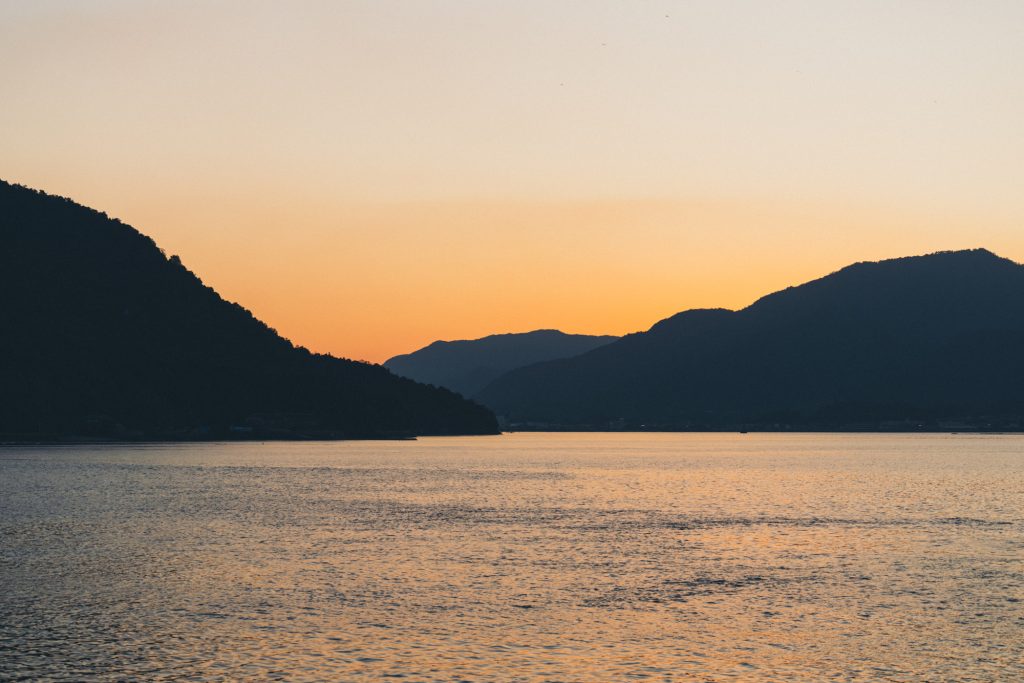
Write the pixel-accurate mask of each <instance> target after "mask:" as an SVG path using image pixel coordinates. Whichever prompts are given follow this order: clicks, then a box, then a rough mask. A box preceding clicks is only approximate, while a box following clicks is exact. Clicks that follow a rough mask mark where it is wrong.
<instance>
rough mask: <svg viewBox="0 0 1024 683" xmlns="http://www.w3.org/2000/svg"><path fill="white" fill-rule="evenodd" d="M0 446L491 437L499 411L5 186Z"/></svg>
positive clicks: (76, 211)
mask: <svg viewBox="0 0 1024 683" xmlns="http://www.w3.org/2000/svg"><path fill="white" fill-rule="evenodd" d="M0 245H2V246H0V302H2V305H3V317H2V322H0V377H2V381H0V440H3V439H8V440H10V439H35V438H41V439H54V438H57V439H59V438H71V437H77V436H88V435H91V436H97V437H108V438H171V439H177V438H215V437H216V438H222V437H241V438H268V437H271V438H274V437H280V438H303V437H312V438H335V437H376V436H399V435H413V434H490V433H495V432H496V431H497V423H496V422H495V419H494V416H493V415H492V414H491V413H490V412H489V411H487V410H486V409H485V408H483V407H481V406H479V405H477V404H474V403H471V402H469V401H466V400H465V399H463V398H461V397H459V396H458V395H456V394H454V393H452V392H450V391H448V390H445V389H438V388H434V387H428V386H425V385H422V384H417V383H415V382H413V381H410V380H408V379H404V378H400V377H396V376H395V375H393V374H391V373H390V372H388V370H386V369H385V368H383V367H380V366H378V365H370V364H366V363H358V362H353V361H349V360H342V359H338V358H333V357H331V356H326V355H319V354H313V353H310V352H309V351H307V350H306V349H304V348H300V347H296V346H293V345H292V344H291V342H289V341H288V340H286V339H284V338H282V337H281V336H279V335H278V334H277V333H276V332H275V331H274V330H272V329H270V328H269V327H267V326H266V325H265V324H264V323H262V322H260V321H259V320H257V319H256V318H254V317H253V315H252V314H251V313H250V312H249V311H247V310H246V309H244V308H242V307H241V306H239V305H237V304H233V303H229V302H227V301H225V300H224V299H222V298H221V297H220V296H218V295H217V293H216V292H214V291H213V290H212V289H211V288H209V287H206V286H204V285H203V283H202V282H201V281H200V280H199V278H197V277H196V276H195V275H193V274H192V273H191V272H190V271H189V270H187V269H186V268H185V267H184V266H183V265H182V264H181V262H180V261H179V260H178V258H177V257H175V256H172V257H170V258H168V257H166V256H165V255H164V253H163V252H162V251H161V250H160V249H158V248H157V246H156V244H155V243H154V242H153V240H151V239H150V238H148V237H146V236H144V235H142V234H140V233H139V232H137V231H136V230H135V229H134V228H131V227H129V226H128V225H125V224H123V223H121V222H120V221H118V220H115V219H111V218H108V217H107V216H106V214H103V213H99V212H96V211H93V210H91V209H88V208H85V207H83V206H80V205H78V204H75V203H74V202H72V201H70V200H68V199H64V198H61V197H55V196H51V195H47V194H45V193H42V192H38V191H34V190H30V189H28V188H25V187H21V186H17V185H12V184H8V183H5V182H2V181H0Z"/></svg>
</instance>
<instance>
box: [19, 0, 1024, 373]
mask: <svg viewBox="0 0 1024 683" xmlns="http://www.w3.org/2000/svg"><path fill="white" fill-rule="evenodd" d="M0 102H2V104H0V177H2V178H4V179H6V180H9V181H13V182H19V183H23V184H26V185H29V186H32V187H37V188H40V189H44V190H46V191H48V192H52V193H55V194H61V195H65V196H70V197H72V198H73V199H75V200H77V201H79V202H81V203H84V204H87V205H89V206H92V207H94V208H98V209H100V210H103V211H106V212H107V213H108V214H111V215H113V216H117V217H119V218H121V219H123V220H125V221H126V222H128V223H130V224H132V225H134V226H135V227H136V228H138V229H139V230H141V231H142V232H144V233H146V234H148V235H150V236H152V237H153V238H154V239H155V240H156V241H157V243H158V244H160V245H161V246H162V247H164V248H165V250H166V251H167V252H168V253H169V254H170V253H174V254H178V255H180V256H181V258H182V261H183V262H184V263H185V264H186V265H187V266H188V267H189V268H191V269H192V270H193V271H195V272H196V273H197V274H198V275H199V276H200V277H202V278H203V280H204V281H205V282H206V283H207V284H210V285H211V286H213V287H214V288H216V289H217V290H218V291H219V292H220V293H221V294H223V295H224V296H225V297H226V298H228V299H231V300H234V301H238V302H239V303H241V304H242V305H244V306H246V307H247V308H249V309H250V310H252V311H253V312H254V313H255V314H256V315H257V316H258V317H260V318H262V319H263V320H265V321H266V322H267V323H268V324H270V325H271V326H273V327H275V328H277V329H278V330H279V331H280V332H281V333H282V334H283V335H285V336H286V337H288V338H290V339H292V340H293V341H295V342H297V343H300V344H303V345H305V346H308V347H310V348H311V349H313V350H316V351H324V352H331V353H334V354H336V355H340V356H345V357H351V358H361V359H367V360H372V361H382V360H384V359H386V358H388V357H389V356H391V355H393V354H395V353H401V352H406V351H410V350H413V349H415V348H417V347H419V346H422V345H424V344H426V343H429V342H430V341H433V340H435V339H458V338H471V337H478V336H483V335H486V334H491V333H496V332H507V331H525V330H530V329H536V328H542V327H556V328H559V329H563V330H566V331H570V332H587V333H615V334H619V333H625V332H631V331H636V330H640V329H646V328H647V327H649V326H650V325H651V324H653V323H654V322H655V321H657V320H658V319H660V318H663V317H666V316H668V315H671V314H673V313H675V312H677V311H680V310H683V309H686V308H692V307H698V306H725V307H742V306H745V305H747V304H749V303H750V302H752V301H753V300H754V299H756V298H757V297H758V296H760V295H762V294H765V293H768V292H770V291H773V290H775V289H779V288H781V287H784V286H787V285H791V284H797V283H799V282H801V281H804V280H807V279H811V278H814V277H818V276H821V275H824V274H826V273H828V272H830V271H832V270H835V269H836V268H839V267H841V266H843V265H846V264H848V263H851V262H854V261H858V260H866V259H872V260H874V259H879V258H887V257H893V256H902V255H909V254H918V253H925V252H930V251H936V250H940V249H959V248H966V247H974V246H985V247H987V248H989V249H992V250H993V251H996V252H997V253H999V254H1001V255H1003V256H1007V257H1010V258H1013V259H1014V260H1017V261H1024V125H1022V122H1024V3H1022V2H1019V1H1016V0H1015V1H1007V2H984V1H978V2H967V1H964V2H945V1H942V0H932V1H930V2H916V1H913V0H901V1H900V2H891V1H890V2H871V1H860V2H826V1H823V0H814V1H807V2H786V1H781V2H769V1H767V0H765V1H761V2H729V1H723V0H716V1H714V2H685V3H684V2H642V1H629V2H627V1H625V0H623V1H622V2H615V3H611V2H598V1H596V0H581V1H574V2H569V1H564V2H558V1H554V0H545V1H542V2H532V1H522V0H517V1H516V2H497V1H495V2H484V1H482V0H478V1H475V2H469V1H465V2H454V1H449V0H435V1H431V2H427V1H413V0H408V1H407V2H388V1H386V0H372V1H367V2H342V1H336V2H283V1H282V2H277V3H264V2H256V1H253V0H247V1H245V2H213V1H210V0H204V1H202V2H189V1H185V0H174V1H168V2H143V1H141V0H131V1H116V0H96V1H94V2H85V1H70V0H68V1H63V2H57V1H51V0H31V1H25V0H17V1H11V0H0Z"/></svg>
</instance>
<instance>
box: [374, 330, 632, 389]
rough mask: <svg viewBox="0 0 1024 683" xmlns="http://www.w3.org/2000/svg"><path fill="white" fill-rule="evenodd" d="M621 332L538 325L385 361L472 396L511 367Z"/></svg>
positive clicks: (576, 350) (571, 352)
mask: <svg viewBox="0 0 1024 683" xmlns="http://www.w3.org/2000/svg"><path fill="white" fill-rule="evenodd" d="M617 338H618V337H609V336H600V337H599V336H590V335H585V334H566V333H564V332H559V331H558V330H535V331H533V332H523V333H520V334H495V335H491V336H489V337H484V338H483V339H471V340H461V341H436V342H434V343H433V344H431V345H430V346H425V347H423V348H422V349H420V350H419V351H414V352H412V353H409V354H404V355H401V356H395V357H394V358H391V359H389V360H387V361H385V362H384V367H386V368H388V369H389V370H391V371H392V372H394V373H395V374H396V375H401V376H402V377H408V378H410V379H414V380H416V381H417V382H424V383H426V384H434V385H436V386H439V387H447V388H448V389H451V390H452V391H456V392H458V393H460V394H462V395H463V396H468V397H472V396H473V395H474V394H476V393H477V392H478V391H480V390H481V389H483V388H484V387H485V386H487V385H488V384H489V383H490V382H491V381H492V380H494V379H496V378H497V377H499V376H501V375H503V374H505V373H506V372H508V371H509V370H514V369H516V368H520V367H523V366H525V365H532V364H533V363H539V362H541V361H546V360H555V359H558V358H569V357H571V356H578V355H579V354H581V353H586V352H587V351H590V350H591V349H596V348H597V347H599V346H604V345H605V344H609V343H611V342H613V341H615V340H616V339H617Z"/></svg>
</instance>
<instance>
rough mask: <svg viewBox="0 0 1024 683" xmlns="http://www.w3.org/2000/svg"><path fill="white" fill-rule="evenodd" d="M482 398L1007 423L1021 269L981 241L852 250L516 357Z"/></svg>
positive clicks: (794, 424)
mask: <svg viewBox="0 0 1024 683" xmlns="http://www.w3.org/2000/svg"><path fill="white" fill-rule="evenodd" d="M478 399H479V400H480V401H482V402H483V403H484V404H485V405H487V406H489V407H491V408H492V409H493V410H495V412H497V413H499V414H500V415H504V416H506V417H507V418H508V419H510V420H511V421H513V422H522V423H534V424H543V425H550V426H555V427H561V428H567V427H580V428H604V427H608V426H609V425H617V426H619V427H621V428H645V429H721V428H734V427H750V428H761V429H776V428H807V429H858V428H864V429H902V428H916V427H917V426H918V425H922V426H923V425H931V426H941V425H951V424H952V425H957V424H963V425H966V426H973V427H985V426H988V427H991V428H1009V429H1018V428H1021V427H1024V266H1021V265H1019V264H1017V263H1014V262H1012V261H1010V260H1008V259H1004V258H1000V257H998V256H996V255H995V254H993V253H991V252H989V251H986V250H984V249H975V250H968V251H957V252H939V253H936V254H930V255H927V256H917V257H908V258H901V259H892V260H888V261H881V262H877V263H870V262H866V263H857V264H854V265H851V266H849V267H846V268H843V269H842V270H840V271H838V272H836V273H833V274H831V275H828V276H826V277H823V278H820V279H818V280H814V281H812V282H808V283H806V284H803V285H800V286H797V287H790V288H788V289H785V290H782V291H780V292H776V293H774V294H769V295H768V296H765V297H763V298H762V299H760V300H758V301H757V302H755V303H754V304H752V305H751V306H749V307H747V308H745V309H743V310H740V311H729V310H724V309H717V310H693V311H685V312H683V313H680V314H677V315H675V316H672V317H670V318H667V319H665V320H662V321H660V322H659V323H657V324H655V325H654V326H653V327H651V329H650V330H648V331H647V332H643V333H638V334H633V335H627V336H626V337H623V338H622V339H620V340H619V341H616V342H614V343H612V344H609V345H607V346H604V347H601V348H598V349H595V350H593V351H590V352H588V353H585V354H582V355H580V356H577V357H575V358H571V359H564V360H556V361H550V362H546V363H540V364H536V365H532V366H528V367H524V368H520V369H518V370H513V371H511V372H509V373H507V374H506V375H504V376H502V377H500V378H498V379H497V380H495V381H494V382H492V383H491V384H490V385H489V386H488V387H486V388H485V389H484V390H483V391H481V392H480V393H479V394H478Z"/></svg>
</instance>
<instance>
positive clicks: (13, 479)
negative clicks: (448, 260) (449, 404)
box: [0, 434, 1024, 681]
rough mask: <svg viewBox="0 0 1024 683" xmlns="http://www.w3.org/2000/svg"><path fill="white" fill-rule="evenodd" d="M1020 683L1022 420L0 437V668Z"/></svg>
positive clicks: (42, 675)
mask: <svg viewBox="0 0 1024 683" xmlns="http://www.w3.org/2000/svg"><path fill="white" fill-rule="evenodd" d="M386 677H394V678H396V679H405V680H410V681H452V680H472V681H489V680H522V681H586V680H592V681H612V680H615V681H618V680H628V679H647V680H652V681H664V680H683V681H688V680H693V681H797V680H800V681H812V680H813V681H826V680H835V681H940V680H942V681H947V680H958V681H1010V680H1024V437H1020V436H969V435H895V436H894V435H831V434H821V435H759V434H749V435H739V434H713V435H700V434H678V435H669V434H641V435H637V434H562V435H557V434H555V435H552V434H514V435H506V436H501V437H479V438H458V439H443V438H435V439H422V440H420V441H416V442H352V443H268V444H184V445H159V446H81V447H64V448H53V447H40V448H6V449H0V679H2V680H19V679H26V680H28V679H31V680H38V679H49V680H131V679H139V680H160V679H178V680H224V679H226V680H267V679H275V678H280V679H285V680H299V681H300V680H325V679H326V680H359V679H374V680H376V679H382V678H386Z"/></svg>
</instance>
